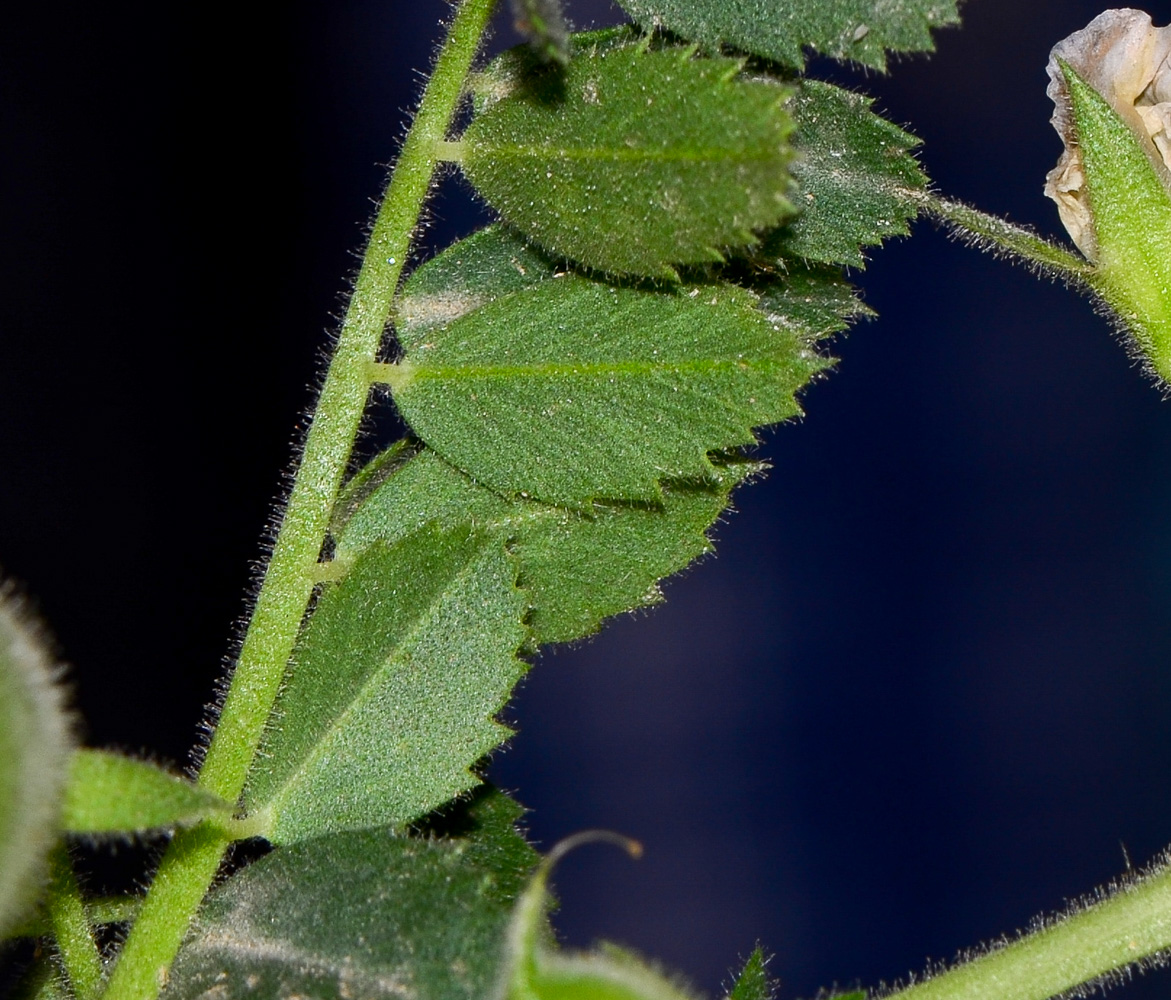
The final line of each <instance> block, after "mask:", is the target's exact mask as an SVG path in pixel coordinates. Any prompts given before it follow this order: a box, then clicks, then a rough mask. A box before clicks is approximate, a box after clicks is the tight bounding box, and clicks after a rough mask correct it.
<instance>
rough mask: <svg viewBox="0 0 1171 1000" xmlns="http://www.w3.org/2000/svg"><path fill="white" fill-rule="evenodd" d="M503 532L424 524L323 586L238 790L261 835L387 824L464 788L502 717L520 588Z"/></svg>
mask: <svg viewBox="0 0 1171 1000" xmlns="http://www.w3.org/2000/svg"><path fill="white" fill-rule="evenodd" d="M514 575H515V570H514V567H513V565H512V563H511V561H510V560H509V557H508V555H507V553H506V552H505V551H504V546H503V544H502V543H501V542H500V541H499V540H498V539H493V538H491V537H489V536H485V535H483V534H478V533H473V532H470V531H468V530H462V529H461V530H456V531H449V532H443V531H439V530H437V529H435V528H427V529H424V530H422V531H418V532H416V533H414V534H412V535H410V536H407V537H405V538H403V539H401V540H400V541H398V542H396V543H395V544H393V545H386V544H375V545H372V546H370V547H369V548H367V549H366V550H365V551H364V552H362V554H361V555H360V556H359V557H358V558H357V559H356V560H355V562H354V565H353V567H352V568H351V569H350V572H349V574H348V575H347V576H346V578H345V579H344V580H343V581H342V582H341V583H339V584H335V585H331V586H328V587H327V588H326V590H325V591H324V593H323V594H322V595H321V597H320V599H319V600H318V602H317V607H316V609H315V610H314V612H313V614H312V616H311V617H310V619H309V621H308V624H307V625H306V626H305V629H304V632H303V633H302V635H301V637H300V639H299V640H298V643H297V647H296V649H295V650H294V652H293V659H292V663H291V666H290V672H289V675H288V676H287V677H286V679H285V684H284V687H283V688H282V689H281V693H280V696H279V697H278V699H277V703H276V707H275V709H274V712H273V722H272V723H271V724H270V728H269V730H268V732H267V734H266V737H265V739H264V741H263V743H262V745H261V749H260V753H259V755H258V757H257V763H256V765H255V767H254V770H253V772H252V774H251V775H250V776H249V779H248V785H247V787H246V788H245V792H244V799H245V804H246V806H247V808H248V812H249V813H251V814H257V815H255V816H254V817H253V819H254V821H256V822H257V823H258V825H259V826H260V827H261V830H260V832H262V833H263V834H264V835H265V836H266V837H268V839H269V840H271V841H273V842H274V843H278V844H287V843H292V842H294V841H298V840H303V839H305V838H308V837H317V836H322V835H324V834H328V833H334V832H337V831H339V830H355V829H362V828H364V827H371V826H401V825H403V824H405V823H408V822H410V821H411V820H413V819H415V818H416V817H418V816H421V815H422V814H424V813H426V812H429V811H430V810H432V809H435V808H437V807H438V806H440V805H442V804H443V803H444V802H446V801H448V800H449V799H451V798H453V797H454V796H456V795H459V794H460V793H461V792H464V791H466V790H468V789H469V788H472V787H474V786H475V785H476V784H477V783H478V781H479V779H478V778H476V777H475V776H474V775H472V774H471V772H470V770H469V769H470V768H471V767H472V765H473V764H475V762H476V761H477V760H479V759H480V758H481V757H483V756H484V755H485V754H487V753H488V752H489V751H490V750H492V749H494V748H495V747H496V746H498V745H499V744H500V742H501V741H502V740H503V739H504V738H505V736H507V735H508V732H509V730H508V729H506V728H505V727H504V726H502V725H501V724H499V723H498V722H495V721H494V718H493V717H494V716H495V714H496V712H498V711H499V710H500V709H501V708H502V707H503V705H504V702H505V701H506V700H507V698H508V695H509V693H510V692H511V690H512V687H513V685H514V684H515V683H516V682H517V680H518V679H519V678H520V676H521V675H522V673H523V672H524V664H522V663H521V662H520V661H519V660H518V659H517V658H516V656H515V655H514V654H515V652H516V650H517V648H518V647H519V645H520V643H521V642H522V640H523V639H524V634H525V633H524V627H523V626H522V625H521V616H522V614H523V611H524V595H523V594H522V593H521V592H520V591H518V590H517V589H516V587H515V586H514V582H513V579H514Z"/></svg>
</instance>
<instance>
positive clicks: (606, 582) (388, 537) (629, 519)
mask: <svg viewBox="0 0 1171 1000" xmlns="http://www.w3.org/2000/svg"><path fill="white" fill-rule="evenodd" d="M721 468H722V469H723V473H724V481H723V482H722V483H720V484H716V485H705V484H686V483H668V484H665V485H664V487H663V499H662V502H661V503H659V504H633V503H625V504H624V503H617V502H613V503H596V504H594V505H592V506H591V507H590V508H589V509H587V510H578V509H568V508H564V507H557V506H555V505H553V504H546V503H541V502H539V501H536V500H526V499H523V498H521V497H506V496H502V495H501V494H499V493H496V492H494V491H493V490H490V489H488V488H487V487H485V486H480V485H478V484H477V483H476V482H475V481H473V480H472V479H471V478H470V477H468V476H467V475H465V474H464V473H463V472H460V471H459V470H458V469H456V468H455V467H454V466H452V465H450V464H449V463H447V462H445V461H444V460H443V459H442V458H441V457H440V456H439V455H437V454H436V453H435V452H434V451H432V450H431V449H429V448H426V447H424V446H422V445H419V444H417V443H414V444H413V443H410V442H399V443H398V444H396V445H394V446H393V447H392V448H391V449H389V450H388V451H387V452H385V453H384V454H383V455H380V456H379V457H378V458H376V459H375V460H374V461H373V462H371V463H370V465H369V466H367V467H366V468H365V469H364V470H363V471H362V472H361V473H360V474H359V475H358V477H356V479H355V481H354V483H353V484H352V486H351V487H350V489H349V490H347V493H346V495H345V497H343V502H342V505H341V506H342V509H343V511H345V512H346V516H345V520H344V522H342V523H335V526H334V529H333V534H334V541H335V548H334V559H335V563H337V564H338V565H340V566H343V567H344V566H346V565H348V564H350V563H352V562H353V560H354V559H356V558H357V557H358V555H359V554H360V553H361V552H363V551H365V549H366V548H367V547H369V546H370V545H372V544H374V543H376V542H388V543H389V542H395V541H397V540H398V539H400V538H402V537H404V536H405V535H407V534H409V533H410V532H412V531H416V530H418V529H419V528H420V527H422V526H423V525H425V524H427V523H431V522H434V523H436V524H438V525H440V526H442V527H443V528H455V527H457V526H459V525H465V524H466V525H475V526H476V527H477V529H478V530H481V531H491V532H497V533H499V534H500V535H501V537H502V538H503V539H505V540H506V541H507V543H508V546H509V550H510V551H511V552H512V554H513V555H514V557H515V558H516V561H517V567H518V575H517V584H518V586H520V587H521V589H522V590H523V591H524V592H525V595H526V597H527V598H528V602H529V614H528V617H527V619H526V621H527V624H528V626H529V628H530V630H531V632H532V636H531V643H532V645H533V646H538V645H542V644H544V643H549V642H568V641H570V640H572V639H578V638H580V637H582V636H585V635H589V634H590V633H591V632H594V631H596V630H597V629H598V628H599V627H600V625H601V623H602V621H603V620H604V619H605V618H608V617H609V616H611V615H616V614H619V613H621V612H623V611H628V610H632V609H634V608H639V607H645V606H647V605H650V604H655V603H658V602H659V601H660V600H661V599H662V594H661V592H660V590H659V588H658V581H659V580H660V579H662V578H663V577H665V576H669V575H670V574H672V573H675V572H678V571H679V570H681V569H683V567H685V566H686V565H687V564H688V563H690V562H691V561H692V560H694V559H696V558H698V557H699V556H701V555H703V554H704V553H706V552H709V551H710V550H711V547H712V546H711V542H710V541H709V540H708V538H707V534H706V532H707V530H708V528H710V527H711V525H712V524H713V523H714V522H715V521H716V519H717V518H718V517H719V516H720V513H721V512H722V511H723V510H724V508H725V507H726V506H727V504H728V498H729V493H730V491H731V488H732V486H733V485H734V484H735V483H736V482H738V481H739V480H740V479H742V478H743V477H745V476H747V475H750V474H752V473H754V472H757V471H759V470H760V468H761V466H760V465H759V463H755V462H747V461H732V462H729V463H726V464H724V465H722V466H721Z"/></svg>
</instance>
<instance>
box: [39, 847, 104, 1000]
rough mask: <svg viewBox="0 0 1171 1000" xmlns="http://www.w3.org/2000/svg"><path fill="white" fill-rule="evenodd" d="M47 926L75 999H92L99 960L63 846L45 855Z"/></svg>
mask: <svg viewBox="0 0 1171 1000" xmlns="http://www.w3.org/2000/svg"><path fill="white" fill-rule="evenodd" d="M48 904H49V905H48V910H49V913H48V916H49V926H50V928H51V929H52V931H53V937H54V939H55V940H56V942H57V953H58V954H59V955H60V956H61V965H62V966H63V967H64V970H65V975H66V976H67V977H68V979H69V982H70V985H71V986H72V987H73V993H74V995H75V996H76V997H77V1000H92V998H94V997H96V996H97V995H98V991H99V990H100V988H101V985H102V957H101V955H100V954H99V953H98V946H97V945H96V944H95V943H94V936H93V931H92V930H91V929H90V925H89V920H88V918H87V917H86V913H85V904H84V903H83V902H82V899H81V887H80V886H78V884H77V877H76V876H75V875H74V873H73V862H72V860H71V859H70V857H69V851H68V849H67V848H66V846H65V845H64V844H58V845H57V846H56V847H55V848H54V849H53V852H52V854H50V855H49V892H48Z"/></svg>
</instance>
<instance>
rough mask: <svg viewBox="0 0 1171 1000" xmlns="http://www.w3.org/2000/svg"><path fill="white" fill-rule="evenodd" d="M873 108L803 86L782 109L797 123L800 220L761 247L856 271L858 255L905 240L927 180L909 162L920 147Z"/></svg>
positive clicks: (837, 91)
mask: <svg viewBox="0 0 1171 1000" xmlns="http://www.w3.org/2000/svg"><path fill="white" fill-rule="evenodd" d="M873 103H874V102H873V100H872V99H871V98H869V97H864V96H862V95H861V94H855V93H853V92H852V91H849V90H843V89H842V88H841V87H834V86H832V85H830V84H828V83H820V82H818V81H816V80H803V81H801V84H800V86H799V88H798V90H797V93H796V94H795V95H794V96H793V98H792V100H791V101H790V102H789V109H790V110H791V111H792V113H793V117H794V118H795V119H796V121H797V131H796V133H795V134H794V136H793V145H794V147H795V148H796V149H797V150H798V151H799V152H800V156H799V158H798V159H797V160H796V161H795V162H794V163H793V167H792V171H793V177H794V178H795V179H796V181H797V184H798V187H799V192H798V193H797V195H796V196H795V200H796V202H797V204H798V205H799V206H800V208H801V214H800V215H799V216H798V217H797V218H796V219H794V220H793V221H792V222H791V223H789V224H788V225H786V226H783V227H781V228H780V229H779V230H777V231H776V232H775V233H773V234H772V235H770V236H769V237H768V238H767V239H766V240H765V245H764V247H762V248H761V251H760V253H759V254H758V256H766V257H767V256H773V255H776V254H783V255H785V256H788V257H798V258H803V259H805V260H813V261H825V262H831V263H838V264H848V265H850V266H851V267H862V266H864V265H865V263H866V258H865V257H864V256H863V255H862V247H866V246H873V245H875V244H878V243H881V242H882V241H883V240H884V239H886V238H887V237H888V236H906V235H907V234H908V233H909V232H910V229H909V227H908V225H907V223H908V221H909V220H911V219H913V218H914V217H915V216H916V215H917V214H918V212H919V210H920V207H921V193H922V192H923V190H924V189H925V187H926V185H927V177H926V175H925V174H924V173H923V171H922V170H921V169H920V167H919V164H918V163H917V162H916V161H915V159H914V157H912V156H911V155H910V151H911V150H913V149H914V148H915V147H916V146H917V145H918V144H919V140H918V139H916V138H915V137H914V136H912V135H909V134H908V133H906V132H904V131H903V130H902V129H900V128H898V127H896V126H895V125H892V124H891V123H890V122H888V121H886V120H885V119H883V118H880V117H879V116H878V115H876V114H874V112H873V111H871V110H870V107H871V105H872V104H873Z"/></svg>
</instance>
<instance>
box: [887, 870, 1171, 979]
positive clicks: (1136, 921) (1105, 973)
mask: <svg viewBox="0 0 1171 1000" xmlns="http://www.w3.org/2000/svg"><path fill="white" fill-rule="evenodd" d="M1167 949H1171V866H1165V867H1162V868H1160V869H1158V870H1156V871H1155V872H1153V873H1152V874H1150V875H1147V876H1145V877H1143V878H1141V879H1138V880H1136V881H1135V882H1132V883H1129V884H1127V885H1124V886H1123V887H1122V888H1120V889H1118V890H1117V891H1116V892H1114V893H1113V894H1112V895H1110V896H1108V897H1107V898H1106V899H1103V900H1101V901H1100V902H1097V903H1094V904H1093V905H1092V906H1087V907H1086V908H1085V909H1083V910H1080V911H1079V912H1077V913H1075V914H1073V915H1072V916H1069V917H1066V918H1064V919H1062V920H1059V921H1056V922H1054V923H1052V924H1050V925H1048V926H1046V927H1043V928H1042V929H1041V930H1038V931H1034V932H1033V933H1031V934H1027V935H1025V936H1024V937H1022V938H1020V939H1019V940H1017V941H1014V942H1012V943H1011V944H1009V945H1006V946H1004V947H1003V948H997V949H996V950H995V951H991V952H989V953H988V954H986V955H981V956H980V957H979V958H976V959H973V960H972V961H970V962H967V963H965V964H963V965H959V966H956V968H954V969H950V970H949V971H947V972H944V973H942V974H941V975H938V976H936V977H934V978H933V979H928V980H926V981H925V982H922V983H917V984H915V985H914V986H910V987H908V988H907V989H905V990H900V991H899V992H897V993H894V994H892V995H891V996H890V997H888V998H887V1000H1047V998H1049V997H1052V996H1056V995H1057V994H1059V993H1065V992H1066V991H1068V990H1072V989H1073V988H1074V987H1076V986H1080V985H1081V984H1083V983H1088V982H1091V981H1093V980H1097V979H1101V978H1103V977H1105V978H1108V977H1109V976H1110V975H1111V973H1115V972H1118V971H1119V970H1122V969H1125V968H1126V967H1127V966H1130V965H1132V964H1133V963H1135V962H1141V961H1142V960H1143V959H1146V958H1150V957H1151V956H1152V955H1156V954H1158V953H1159V952H1162V951H1166V950H1167Z"/></svg>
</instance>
